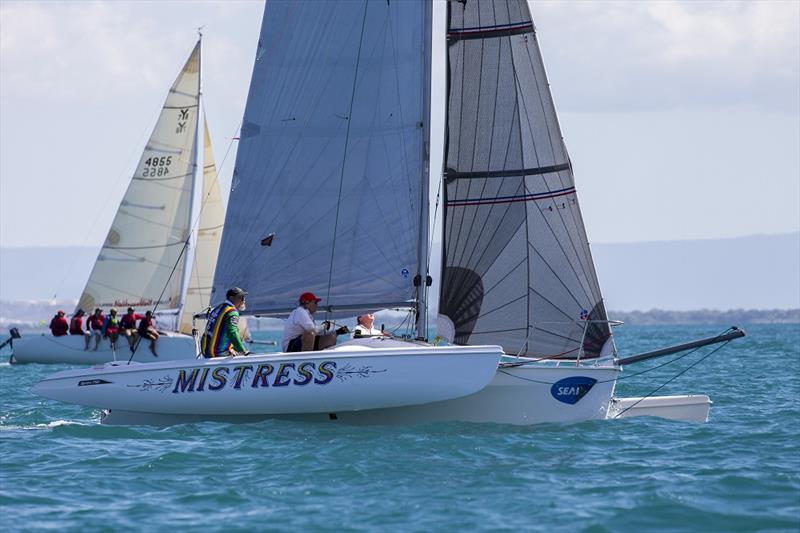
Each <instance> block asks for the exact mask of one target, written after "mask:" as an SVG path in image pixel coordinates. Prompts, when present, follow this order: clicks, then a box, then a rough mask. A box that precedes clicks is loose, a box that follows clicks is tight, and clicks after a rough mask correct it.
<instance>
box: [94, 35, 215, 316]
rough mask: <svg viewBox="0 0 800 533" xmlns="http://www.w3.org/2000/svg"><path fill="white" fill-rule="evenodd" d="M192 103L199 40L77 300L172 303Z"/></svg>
mask: <svg viewBox="0 0 800 533" xmlns="http://www.w3.org/2000/svg"><path fill="white" fill-rule="evenodd" d="M199 104H200V41H198V42H197V44H196V45H195V47H194V49H193V50H192V53H191V55H190V56H189V59H188V60H187V61H186V64H185V65H184V67H183V69H182V70H181V72H180V74H178V77H177V79H176V80H175V83H173V85H172V87H171V88H170V90H169V93H168V95H167V98H166V101H165V102H164V106H163V108H162V110H161V114H160V115H159V117H158V121H157V122H156V125H155V128H154V129H153V133H152V134H151V135H150V139H149V140H148V141H147V145H146V146H145V149H144V153H142V156H141V158H140V160H139V163H138V164H137V165H136V171H135V172H134V175H133V178H132V179H131V182H130V185H129V186H128V190H127V191H126V192H125V196H124V197H123V199H122V202H121V203H120V206H119V209H118V210H117V214H116V216H115V217H114V221H113V222H112V224H111V229H109V231H108V235H107V237H106V239H105V242H104V243H103V247H102V249H101V250H100V253H99V255H98V256H97V261H96V262H95V265H94V268H93V269H92V273H91V275H90V276H89V281H88V282H87V283H86V288H85V289H84V290H83V294H82V295H81V297H80V300H79V301H78V307H79V308H81V309H83V310H85V311H87V312H91V310H92V309H94V308H95V307H100V308H103V309H104V310H106V311H107V310H108V308H109V307H121V308H125V307H128V306H131V307H135V308H137V310H145V309H153V308H154V307H155V306H158V308H159V309H160V310H166V309H177V308H179V307H180V305H181V300H182V286H181V285H182V281H183V270H184V268H185V263H186V261H185V247H186V241H187V239H188V238H189V231H190V225H191V221H190V216H191V213H190V211H191V197H192V193H193V181H194V175H195V172H196V170H197V169H196V157H195V155H196V137H197V127H198V111H199Z"/></svg>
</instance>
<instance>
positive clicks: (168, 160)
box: [142, 155, 172, 178]
mask: <svg viewBox="0 0 800 533" xmlns="http://www.w3.org/2000/svg"><path fill="white" fill-rule="evenodd" d="M170 164H172V156H171V155H165V156H161V157H148V158H147V159H146V160H145V162H144V167H145V168H144V170H143V171H142V177H144V178H147V177H150V176H165V175H167V174H169V169H168V168H167V167H169V165H170Z"/></svg>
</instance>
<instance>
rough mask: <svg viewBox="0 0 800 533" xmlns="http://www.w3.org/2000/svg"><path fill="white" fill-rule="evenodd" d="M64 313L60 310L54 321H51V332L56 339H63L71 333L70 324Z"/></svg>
mask: <svg viewBox="0 0 800 533" xmlns="http://www.w3.org/2000/svg"><path fill="white" fill-rule="evenodd" d="M64 314H65V313H64V311H61V310H59V311H58V313H56V316H54V317H53V320H51V321H50V331H52V332H53V336H54V337H63V336H64V335H66V334H67V331H69V322H67V319H66V318H64Z"/></svg>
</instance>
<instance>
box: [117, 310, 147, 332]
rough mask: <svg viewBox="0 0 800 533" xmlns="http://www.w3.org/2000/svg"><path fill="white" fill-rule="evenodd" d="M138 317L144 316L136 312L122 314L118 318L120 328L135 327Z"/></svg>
mask: <svg viewBox="0 0 800 533" xmlns="http://www.w3.org/2000/svg"><path fill="white" fill-rule="evenodd" d="M140 318H144V316H142V315H137V314H136V313H127V314H124V315H122V318H121V319H120V324H121V325H122V329H136V321H137V320H139V319H140Z"/></svg>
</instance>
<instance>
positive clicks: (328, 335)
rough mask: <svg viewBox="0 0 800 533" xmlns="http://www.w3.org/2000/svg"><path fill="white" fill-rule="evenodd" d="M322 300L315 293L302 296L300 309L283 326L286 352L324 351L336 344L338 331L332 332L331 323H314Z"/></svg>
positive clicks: (293, 312) (282, 343)
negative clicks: (315, 314)
mask: <svg viewBox="0 0 800 533" xmlns="http://www.w3.org/2000/svg"><path fill="white" fill-rule="evenodd" d="M320 301H321V298H317V297H316V296H315V295H314V293H311V292H304V293H303V294H301V295H300V302H299V305H298V307H297V308H296V309H295V310H294V311H292V313H291V314H290V315H289V318H287V319H286V324H284V326H283V340H282V341H281V347H282V348H283V351H284V352H307V351H311V350H322V349H324V348H327V347H329V346H333V345H334V344H336V334H337V333H338V332H337V331H331V323H330V322H328V321H327V320H326V321H325V322H323V323H322V324H321V325H319V326H318V325H317V324H316V323H315V322H314V313H316V312H317V304H318V303H319V302H320Z"/></svg>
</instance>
